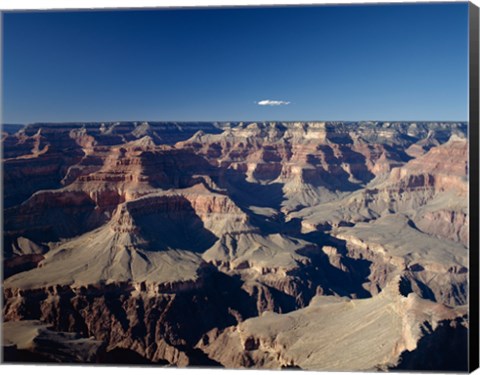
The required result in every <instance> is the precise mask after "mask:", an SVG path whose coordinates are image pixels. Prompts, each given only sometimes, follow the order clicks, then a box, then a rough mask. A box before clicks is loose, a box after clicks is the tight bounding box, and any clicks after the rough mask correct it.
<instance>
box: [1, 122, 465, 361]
mask: <svg viewBox="0 0 480 375" xmlns="http://www.w3.org/2000/svg"><path fill="white" fill-rule="evenodd" d="M16 129H17V128H15V129H13V130H12V129H10V130H8V129H7V130H8V131H5V132H4V133H2V142H3V149H4V154H3V165H4V172H5V176H4V218H5V219H4V233H3V239H4V250H3V251H4V254H3V255H4V266H3V267H4V276H5V280H4V283H3V287H4V288H3V293H4V301H5V303H4V309H3V316H4V320H5V321H6V323H5V324H7V327H10V328H9V332H10V333H9V336H8V337H9V338H8V340H9V341H8V342H6V343H5V342H4V346H5V348H6V349H5V353H7V352H8V353H9V355H10V357H8V358H11V360H17V359H18V358H21V357H22V356H23V358H26V360H37V361H38V360H48V361H71V360H73V359H72V358H73V357H72V356H74V357H75V358H76V360H78V361H87V362H88V361H93V362H100V363H105V362H118V361H122V360H125V361H127V362H128V361H129V362H131V363H157V364H171V365H178V366H187V365H206V366H227V367H262V368H263V367H267V368H281V367H300V368H305V369H317V370H319V369H322V370H325V369H337V370H368V369H388V368H394V367H395V368H396V367H398V368H409V369H414V368H416V367H417V366H420V365H422V366H423V365H424V366H426V367H422V368H423V369H437V370H441V369H443V368H445V369H451V370H462V369H464V368H465V366H466V361H465V363H464V362H462V361H461V360H459V361H458V362H455V363H450V362H449V363H443V362H442V361H441V360H440V359H439V357H438V356H435V355H432V353H431V352H430V351H429V348H431V347H435V348H437V349H435V350H440V351H442V350H445V351H449V350H451V346H452V345H454V346H455V347H456V348H457V349H458V353H457V354H458V355H457V358H463V357H462V355H463V349H462V348H463V346H462V343H463V340H464V338H465V330H466V329H467V328H468V316H467V315H466V305H467V304H468V295H467V289H468V288H467V276H468V262H467V259H468V247H467V245H468V236H469V231H468V223H469V215H468V209H467V204H466V202H467V194H468V188H467V186H468V165H467V161H468V160H467V141H466V139H465V134H466V125H465V124H463V123H377V122H361V123H343V122H281V123H280V122H267V123H261V122H256V123H243V122H239V123H152V122H136V123H127V122H124V123H122V122H120V123H102V124H95V123H88V124H33V125H29V126H26V127H24V128H21V129H19V130H18V131H16V132H15V130H16ZM17 186H18V188H17ZM47 326H48V327H49V328H47ZM12 327H20V328H19V329H18V332H24V333H25V335H24V334H23V333H22V334H20V333H19V335H16V334H15V329H14V328H12ZM72 335H73V336H72ZM27 336H28V337H27ZM449 336H450V337H454V338H455V339H454V340H453V341H452V340H450V341H449V340H448V337H449ZM45 337H46V339H44V338H45ZM24 339H25V340H24ZM62 340H68V342H69V343H72V350H73V352H68V353H66V352H65V351H64V349H63V348H64V341H62ZM434 340H437V341H435V342H437V344H432V342H434ZM465 340H466V339H465ZM32 343H33V344H32ZM77 343H82V344H78V345H80V346H78V345H77ZM369 343H371V345H369ZM90 344H91V346H89V345H90ZM42 345H46V346H48V347H49V348H43V347H42ZM449 345H450V346H449ZM77 347H78V348H83V349H85V348H90V347H91V348H95V350H93V349H92V350H91V351H89V350H90V349H89V350H87V354H85V352H84V351H83V349H82V353H81V354H79V353H80V352H79V351H78V350H80V349H78V350H77V349H76V348H77ZM367 348H368V350H367ZM88 353H90V354H88ZM422 358H427V359H426V360H424V361H422Z"/></svg>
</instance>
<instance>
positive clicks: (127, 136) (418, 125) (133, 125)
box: [2, 121, 467, 145]
mask: <svg viewBox="0 0 480 375" xmlns="http://www.w3.org/2000/svg"><path fill="white" fill-rule="evenodd" d="M40 129H41V132H42V134H45V133H50V132H52V131H55V132H59V131H60V132H70V131H74V132H78V131H81V132H82V133H84V134H85V135H91V136H93V137H95V138H96V139H97V141H99V143H100V144H105V145H107V144H109V145H113V144H120V143H123V142H126V141H127V142H128V141H132V140H135V139H140V138H143V137H145V136H148V137H150V138H152V141H153V142H154V143H155V144H157V145H158V144H174V143H176V142H180V141H184V140H187V139H189V138H191V137H192V136H193V135H195V134H196V133H197V132H201V133H204V134H220V133H222V132H224V131H226V130H229V129H232V130H236V131H241V130H242V129H245V130H246V131H248V132H249V133H252V132H253V133H255V134H252V135H255V136H268V135H271V132H272V131H274V132H275V134H276V135H277V137H278V138H284V136H285V137H286V138H287V139H288V136H289V135H290V134H291V133H292V130H302V131H306V132H309V131H312V132H313V133H318V135H320V134H321V135H322V136H323V137H325V139H328V140H329V141H331V142H333V143H338V144H344V143H346V144H348V143H351V142H352V138H351V135H352V134H355V135H356V136H355V138H357V137H359V138H362V139H363V140H365V141H368V142H380V143H390V142H391V141H394V142H398V141H401V142H402V143H405V144H409V143H412V142H414V140H418V139H419V138H428V137H433V138H435V139H436V140H437V141H439V142H440V143H443V142H446V141H447V140H448V139H449V138H450V136H451V135H452V134H456V135H458V136H461V137H465V136H466V135H467V123H466V122H413V121H410V122H378V121H358V122H356V121H355V122H350V121H349V122H341V121H327V122H318V121H289V122H281V121H264V122H254V121H245V122H139V121H138V122H137V121H134V122H85V123H82V122H72V123H34V124H29V125H26V126H25V125H17V124H3V127H2V130H3V131H4V132H6V133H8V134H14V133H16V132H17V131H20V130H21V131H22V132H24V133H25V135H27V136H32V135H35V134H36V133H38V131H39V130H40ZM323 137H322V138H323Z"/></svg>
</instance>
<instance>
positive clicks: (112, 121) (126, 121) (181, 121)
mask: <svg viewBox="0 0 480 375" xmlns="http://www.w3.org/2000/svg"><path fill="white" fill-rule="evenodd" d="M116 122H119V123H128V122H142V123H143V122H147V123H156V122H157V123H159V122H160V123H162V122H163V123H168V122H173V123H192V122H197V123H214V122H217V123H227V122H233V123H236V122H469V120H438V119H430V120H372V119H369V120H313V119H310V120H91V121H85V120H75V121H72V120H69V121H36V122H25V123H22V122H2V123H1V125H2V126H4V125H23V126H28V125H37V124H81V123H85V124H87V123H90V124H100V123H116Z"/></svg>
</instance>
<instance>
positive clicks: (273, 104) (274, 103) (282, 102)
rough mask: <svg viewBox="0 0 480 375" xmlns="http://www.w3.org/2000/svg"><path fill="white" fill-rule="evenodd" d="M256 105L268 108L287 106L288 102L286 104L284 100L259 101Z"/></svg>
mask: <svg viewBox="0 0 480 375" xmlns="http://www.w3.org/2000/svg"><path fill="white" fill-rule="evenodd" d="M256 103H257V104H258V105H269V106H278V105H289V104H290V102H286V101H284V100H269V99H265V100H260V101H259V102H256Z"/></svg>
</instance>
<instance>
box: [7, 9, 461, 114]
mask: <svg viewBox="0 0 480 375" xmlns="http://www.w3.org/2000/svg"><path fill="white" fill-rule="evenodd" d="M467 21H468V5H467V3H455V4H448V3H438V4H408V5H407V4H399V5H364V6H361V5H356V6H320V7H290V8H285V7H282V8H236V9H228V8H224V9H197V10H191V9H190V10H189V9H182V10H181V9H177V10H154V11H152V10H149V11H146V10H137V11H96V12H85V11H82V12H37V13H31V12H30V13H28V12H27V13H4V14H3V60H2V63H3V79H2V85H3V87H2V89H3V103H2V109H3V122H5V123H29V122H42V121H52V122H61V121H115V120H178V121H188V120H195V121H197V120H198V121H209V120H218V121H221V120H285V121H287V120H466V119H467V117H468V112H467V109H468V107H467V101H468V100H467V99H468V91H467V90H468V24H467ZM261 104H263V105H261Z"/></svg>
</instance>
